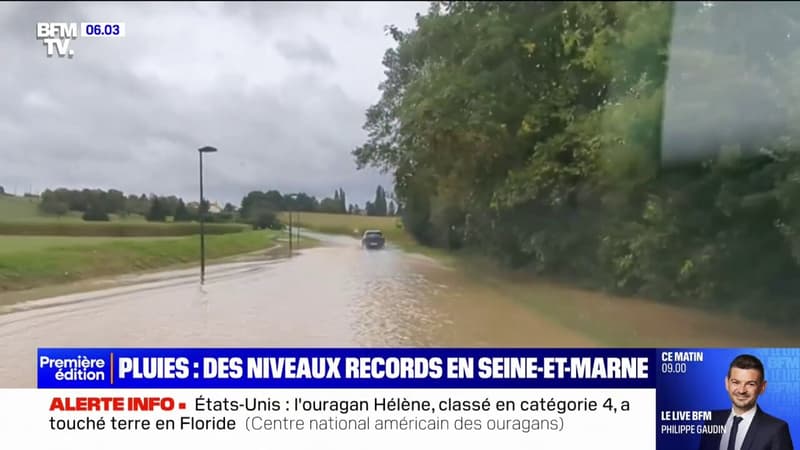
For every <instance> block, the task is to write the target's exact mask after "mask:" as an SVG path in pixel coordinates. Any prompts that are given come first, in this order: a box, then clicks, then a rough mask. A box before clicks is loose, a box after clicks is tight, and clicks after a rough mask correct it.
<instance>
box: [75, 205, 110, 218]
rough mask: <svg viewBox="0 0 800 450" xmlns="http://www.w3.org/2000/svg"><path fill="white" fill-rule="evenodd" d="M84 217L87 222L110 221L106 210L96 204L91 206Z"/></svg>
mask: <svg viewBox="0 0 800 450" xmlns="http://www.w3.org/2000/svg"><path fill="white" fill-rule="evenodd" d="M82 217H83V220H85V221H87V222H108V221H109V220H110V218H109V217H108V214H106V212H105V211H103V210H102V209H100V208H98V207H96V206H94V205H92V206H89V207H88V208H87V209H86V211H85V212H84V213H83V216H82Z"/></svg>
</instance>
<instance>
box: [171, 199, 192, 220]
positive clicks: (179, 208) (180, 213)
mask: <svg viewBox="0 0 800 450" xmlns="http://www.w3.org/2000/svg"><path fill="white" fill-rule="evenodd" d="M172 220H173V221H174V222H188V221H190V220H192V214H191V213H189V210H188V209H187V208H186V204H185V203H184V202H183V199H179V200H178V204H177V205H176V206H175V214H174V215H173V217H172Z"/></svg>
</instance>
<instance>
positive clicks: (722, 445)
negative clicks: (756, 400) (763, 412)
mask: <svg viewBox="0 0 800 450" xmlns="http://www.w3.org/2000/svg"><path fill="white" fill-rule="evenodd" d="M756 409H757V407H756V406H753V407H752V408H750V410H749V411H747V412H746V413H744V414H740V415H739V417H741V418H742V421H741V422H739V429H737V430H736V444H735V445H736V447H734V449H735V450H742V443H744V438H745V436H747V430H749V429H750V424H751V423H753V417H755V415H756ZM735 415H736V413H735V412H734V411H733V408H731V414H730V415H729V416H728V420H727V421H726V422H725V433H723V434H722V440H720V441H719V450H728V441H729V440H730V437H731V431H733V417H734V416H735Z"/></svg>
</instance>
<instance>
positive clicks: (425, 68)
mask: <svg viewBox="0 0 800 450" xmlns="http://www.w3.org/2000/svg"><path fill="white" fill-rule="evenodd" d="M389 31H390V32H391V34H392V36H393V38H394V40H395V41H396V43H397V45H396V46H395V48H392V49H389V50H388V51H387V52H386V53H385V56H384V59H383V63H384V65H385V66H386V72H385V73H386V79H385V80H384V82H383V83H382V84H381V90H382V97H381V99H380V100H379V101H378V102H377V103H376V104H375V105H373V106H371V107H370V108H369V109H368V111H367V113H366V123H365V129H366V130H367V132H368V135H369V138H368V140H367V141H366V142H365V143H364V144H363V145H362V146H360V147H359V148H357V149H355V150H354V152H353V154H354V157H355V160H356V163H357V165H358V167H360V168H361V167H365V166H374V167H378V168H381V169H385V170H387V171H389V172H390V173H393V174H394V181H395V192H396V194H397V197H398V199H399V200H400V201H401V202H402V204H403V208H404V210H403V221H404V223H405V225H406V228H407V229H409V230H410V231H411V232H412V233H413V234H414V235H415V236H416V237H417V239H418V240H419V241H420V242H422V243H425V244H428V245H434V246H441V247H447V248H459V247H464V246H469V247H474V248H477V249H482V250H483V251H484V252H486V253H487V254H489V255H493V256H495V257H497V258H498V259H500V260H503V261H505V262H507V263H508V264H509V265H511V266H514V267H520V266H525V267H528V268H531V269H533V270H535V271H537V272H539V273H542V274H547V275H550V276H553V277H558V278H562V279H565V280H570V281H572V282H574V283H579V284H581V285H588V286H596V287H598V288H603V289H608V290H612V291H616V292H623V293H630V294H640V295H646V296H649V297H654V298H660V299H665V300H670V301H687V302H692V303H694V304H705V303H714V304H717V305H719V304H725V305H728V306H729V307H730V308H732V309H736V310H738V311H742V312H746V313H749V314H753V315H760V316H769V317H770V318H772V319H775V320H795V321H796V320H798V319H800V301H798V300H797V299H798V298H800V201H799V200H800V151H798V150H800V146H799V145H798V142H800V121H798V120H797V119H798V117H800V114H799V113H800V102H798V101H795V100H798V99H799V98H798V97H799V96H800V82H798V81H799V80H800V78H798V75H797V74H798V73H799V72H798V70H797V69H798V68H800V65H798V63H797V61H800V50H799V49H800V45H798V42H797V40H798V39H800V6H798V5H796V4H783V3H763V4H758V5H752V4H748V3H740V2H730V3H712V2H697V3H675V4H673V3H671V2H460V1H459V2H434V3H432V4H431V7H430V10H429V12H428V13H427V14H426V15H420V16H418V18H417V23H416V27H415V28H414V29H412V30H409V31H407V32H406V31H400V30H398V29H396V28H389ZM668 75H669V76H668ZM737 99H738V100H737ZM742 123H744V124H745V125H747V124H749V126H743V125H742ZM666 163H670V164H669V165H668V164H666ZM756 261H757V263H755V264H754V262H756Z"/></svg>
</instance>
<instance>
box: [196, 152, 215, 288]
mask: <svg viewBox="0 0 800 450" xmlns="http://www.w3.org/2000/svg"><path fill="white" fill-rule="evenodd" d="M216 151H217V149H216V148H214V147H203V148H199V149H197V153H198V154H199V155H200V207H199V209H198V212H199V213H200V284H203V283H205V281H206V228H205V211H203V153H214V152H216Z"/></svg>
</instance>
